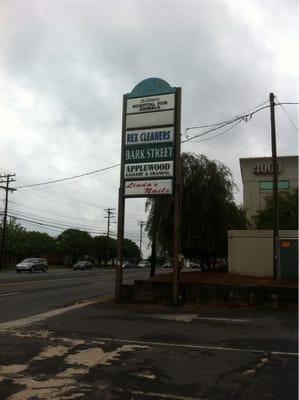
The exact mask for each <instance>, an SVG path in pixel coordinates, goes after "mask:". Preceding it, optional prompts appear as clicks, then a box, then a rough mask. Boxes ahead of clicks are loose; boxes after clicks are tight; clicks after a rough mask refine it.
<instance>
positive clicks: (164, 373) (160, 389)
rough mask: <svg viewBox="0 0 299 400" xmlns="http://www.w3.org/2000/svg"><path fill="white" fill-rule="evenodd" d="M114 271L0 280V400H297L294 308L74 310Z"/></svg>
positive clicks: (94, 303)
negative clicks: (79, 301)
mask: <svg viewBox="0 0 299 400" xmlns="http://www.w3.org/2000/svg"><path fill="white" fill-rule="evenodd" d="M163 272H168V270H166V271H163ZM114 273H115V272H114V271H113V270H106V271H104V270H96V271H92V272H75V273H74V272H71V271H50V272H49V273H48V274H43V273H36V274H20V275H19V274H18V275H17V274H15V273H1V274H0V400H2V399H3V400H4V399H5V400H32V399H40V400H47V399H50V398H51V399H53V400H54V399H57V400H61V399H70V400H73V399H79V400H80V399H82V400H98V399H107V400H108V399H109V400H163V399H166V400H223V399H228V400H252V399H257V400H259V399H260V400H269V399H272V400H281V399H285V400H293V399H297V398H298V318H297V317H298V315H297V310H294V309H293V308H277V309H274V308H273V309H267V308H263V307H260V308H258V307H257V308H256V307H228V306H226V305H220V304H214V305H202V304H201V305H187V306H177V307H173V306H161V305H138V304H120V305H117V304H113V303H111V302H110V303H109V302H105V301H104V299H103V298H102V299H101V298H97V299H93V300H91V301H90V302H88V303H82V304H78V303H76V302H77V301H78V300H80V299H86V298H92V297H95V296H101V295H103V296H104V295H105V294H112V293H113V288H114V277H115V276H114ZM148 274H149V270H137V269H135V270H133V269H132V270H125V271H124V282H130V281H132V280H134V279H139V278H142V277H146V276H148ZM74 303H76V304H74ZM70 304H74V305H72V306H71V307H64V306H66V305H70ZM53 309H55V311H54V313H55V315H49V314H51V312H52V314H53ZM49 310H50V313H49V312H48V313H47V314H44V313H45V312H47V311H49ZM41 313H42V314H41ZM36 314H39V315H37V316H36ZM38 316H39V319H35V318H36V317H38ZM24 317H27V318H25V321H23V323H20V321H16V320H17V319H19V318H24Z"/></svg>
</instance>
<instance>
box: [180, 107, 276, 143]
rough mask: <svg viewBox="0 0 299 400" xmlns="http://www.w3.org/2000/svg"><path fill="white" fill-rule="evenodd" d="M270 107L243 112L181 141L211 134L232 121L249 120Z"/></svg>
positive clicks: (188, 140) (185, 141) (184, 141)
mask: <svg viewBox="0 0 299 400" xmlns="http://www.w3.org/2000/svg"><path fill="white" fill-rule="evenodd" d="M269 107H270V105H267V106H263V107H260V108H258V109H256V110H255V111H252V112H250V113H247V114H243V115H240V116H238V117H235V118H234V119H232V120H230V121H226V122H224V123H223V124H222V125H220V126H217V127H215V128H212V129H208V130H207V131H205V132H202V133H199V134H197V135H195V136H192V137H190V138H188V139H185V140H183V141H181V143H187V142H190V141H192V140H194V139H196V138H198V137H201V136H205V135H207V134H209V133H211V132H214V131H216V130H218V129H221V128H223V127H224V126H227V125H231V124H232V123H234V122H237V121H238V120H240V121H245V122H248V121H249V120H250V119H251V118H252V117H253V115H254V114H256V113H258V112H260V111H262V110H264V109H266V108H269Z"/></svg>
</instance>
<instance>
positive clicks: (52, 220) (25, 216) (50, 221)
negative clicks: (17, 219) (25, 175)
mask: <svg viewBox="0 0 299 400" xmlns="http://www.w3.org/2000/svg"><path fill="white" fill-rule="evenodd" d="M11 212H13V213H14V214H16V215H17V216H21V217H24V218H32V219H33V220H35V221H39V222H45V223H53V224H59V225H60V226H62V227H64V228H73V229H87V230H88V229H89V230H97V231H98V230H102V231H104V229H102V228H96V227H92V226H87V225H72V224H70V223H65V222H63V221H58V220H55V219H50V218H44V217H43V218H41V217H39V216H36V215H32V214H28V213H24V212H20V211H17V210H14V209H11Z"/></svg>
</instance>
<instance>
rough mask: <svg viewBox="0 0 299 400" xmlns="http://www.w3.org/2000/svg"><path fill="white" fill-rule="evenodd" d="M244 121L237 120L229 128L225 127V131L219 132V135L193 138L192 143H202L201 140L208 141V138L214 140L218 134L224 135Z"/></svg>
mask: <svg viewBox="0 0 299 400" xmlns="http://www.w3.org/2000/svg"><path fill="white" fill-rule="evenodd" d="M241 122H242V121H241V120H239V121H237V122H235V123H234V124H233V125H232V126H230V127H229V128H227V129H225V130H224V131H223V132H220V133H218V134H217V135H214V136H211V137H208V138H206V139H201V140H193V141H192V143H201V142H207V141H208V140H212V139H214V138H216V137H218V136H221V135H224V134H225V133H227V132H229V131H230V130H232V129H233V128H234V127H235V126H237V125H239V124H240V123H241Z"/></svg>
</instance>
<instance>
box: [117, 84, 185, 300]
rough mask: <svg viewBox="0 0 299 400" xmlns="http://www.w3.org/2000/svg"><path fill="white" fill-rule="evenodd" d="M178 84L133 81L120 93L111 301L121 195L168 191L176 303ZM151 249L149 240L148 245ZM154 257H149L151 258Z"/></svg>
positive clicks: (119, 277)
mask: <svg viewBox="0 0 299 400" xmlns="http://www.w3.org/2000/svg"><path fill="white" fill-rule="evenodd" d="M180 129H181V88H175V87H171V86H170V85H169V84H168V83H167V82H165V81H164V80H163V79H159V78H150V79H145V80H143V81H141V82H140V83H138V85H136V86H135V88H134V89H133V90H132V91H131V93H127V94H126V95H124V96H123V118H122V146H121V173H120V187H119V192H118V194H119V201H118V225H117V268H116V280H115V300H116V302H120V301H121V297H122V293H121V291H122V261H123V255H124V254H123V241H124V232H125V231H124V225H125V200H126V198H134V197H155V196H173V304H177V303H178V288H179V286H178V285H179V280H178V276H179V261H178V260H179V254H180V231H181V217H180V215H181V147H180ZM152 253H153V254H154V253H155V251H154V245H153V247H152ZM153 260H154V258H153Z"/></svg>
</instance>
